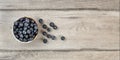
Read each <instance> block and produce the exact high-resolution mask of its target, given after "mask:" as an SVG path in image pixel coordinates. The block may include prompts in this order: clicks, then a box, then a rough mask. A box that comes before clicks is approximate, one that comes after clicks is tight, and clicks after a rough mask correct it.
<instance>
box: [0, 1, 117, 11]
mask: <svg viewBox="0 0 120 60" xmlns="http://www.w3.org/2000/svg"><path fill="white" fill-rule="evenodd" d="M1 9H18V10H19V9H43V10H44V9H48V10H49V9H53V10H54V9H55V10H58V9H60V10H61V9H63V10H71V9H72V10H74V9H75V10H76V9H85V10H94V9H95V10H96V9H97V10H119V0H12V1H11V0H0V10H1Z"/></svg>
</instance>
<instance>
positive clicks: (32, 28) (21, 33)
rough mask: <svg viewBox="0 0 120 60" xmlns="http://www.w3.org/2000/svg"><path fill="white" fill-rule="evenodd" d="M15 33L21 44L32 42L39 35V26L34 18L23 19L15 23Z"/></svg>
mask: <svg viewBox="0 0 120 60" xmlns="http://www.w3.org/2000/svg"><path fill="white" fill-rule="evenodd" d="M13 33H14V35H15V37H16V38H17V39H18V40H19V41H21V42H28V41H32V40H33V39H34V38H35V37H36V35H37V34H38V26H37V24H36V22H35V21H34V20H33V19H32V18H28V17H22V18H20V19H18V20H17V21H15V22H14V26H13Z"/></svg>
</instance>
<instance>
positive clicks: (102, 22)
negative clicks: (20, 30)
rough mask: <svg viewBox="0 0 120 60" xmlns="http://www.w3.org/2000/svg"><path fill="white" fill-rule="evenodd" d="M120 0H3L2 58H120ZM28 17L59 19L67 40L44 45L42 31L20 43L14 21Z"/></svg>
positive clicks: (0, 18)
mask: <svg viewBox="0 0 120 60" xmlns="http://www.w3.org/2000/svg"><path fill="white" fill-rule="evenodd" d="M119 11H120V10H119V0H0V60H119V59H120V58H119V52H120V46H119V45H120V40H119V33H120V32H119V27H120V26H119ZM24 16H28V17H31V18H33V19H35V20H36V21H37V23H38V19H39V18H43V19H44V20H45V23H46V24H49V22H50V21H52V22H55V23H56V25H58V27H59V29H58V30H55V31H52V32H50V33H51V34H54V35H56V36H59V35H64V36H65V37H66V40H65V41H61V40H60V38H58V39H57V40H54V41H53V40H51V39H49V40H48V43H47V44H44V43H43V42H42V40H41V38H42V35H41V33H40V31H39V34H38V36H37V37H36V39H35V40H34V41H32V42H31V43H20V42H18V41H16V38H15V37H14V35H13V31H12V28H13V23H14V21H16V20H17V19H18V18H20V17H24Z"/></svg>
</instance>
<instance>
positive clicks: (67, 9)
mask: <svg viewBox="0 0 120 60" xmlns="http://www.w3.org/2000/svg"><path fill="white" fill-rule="evenodd" d="M39 10H42V11H43V10H45V11H46V10H50V11H51V10H53V11H71V10H97V11H120V9H118V10H115V9H98V8H65V9H49V8H46V9H0V11H39Z"/></svg>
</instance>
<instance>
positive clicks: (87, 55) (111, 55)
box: [0, 51, 119, 60]
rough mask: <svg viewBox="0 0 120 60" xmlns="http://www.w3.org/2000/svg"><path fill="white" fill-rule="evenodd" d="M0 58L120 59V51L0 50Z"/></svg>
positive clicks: (22, 59) (35, 59)
mask: <svg viewBox="0 0 120 60" xmlns="http://www.w3.org/2000/svg"><path fill="white" fill-rule="evenodd" d="M0 60H119V51H112V52H110V51H107V52H106V51H100V52H98V51H94V52H91V51H81V52H80V51H72V52H55V51H54V52H53V51H46V52H44V51H42V52H34V51H31V52H0Z"/></svg>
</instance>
